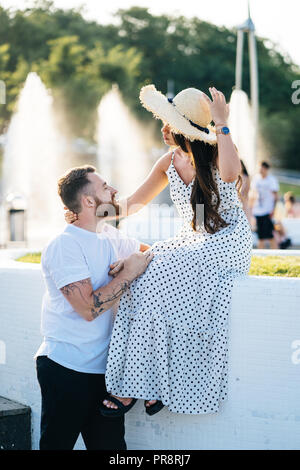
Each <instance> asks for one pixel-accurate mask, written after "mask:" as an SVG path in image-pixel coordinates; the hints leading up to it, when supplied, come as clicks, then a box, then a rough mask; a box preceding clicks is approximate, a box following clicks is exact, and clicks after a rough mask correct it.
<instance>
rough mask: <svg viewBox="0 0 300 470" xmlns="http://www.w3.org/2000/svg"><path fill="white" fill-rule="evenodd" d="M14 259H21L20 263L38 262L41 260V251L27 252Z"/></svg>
mask: <svg viewBox="0 0 300 470" xmlns="http://www.w3.org/2000/svg"><path fill="white" fill-rule="evenodd" d="M16 261H21V262H22V263H40V262H41V253H28V254H27V255H25V256H21V258H17V259H16Z"/></svg>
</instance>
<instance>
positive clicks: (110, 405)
mask: <svg viewBox="0 0 300 470" xmlns="http://www.w3.org/2000/svg"><path fill="white" fill-rule="evenodd" d="M112 397H115V398H117V399H118V400H120V402H122V403H123V405H124V406H127V405H130V403H131V402H132V398H123V397H117V396H116V395H112ZM103 404H104V405H105V406H106V408H113V409H115V410H117V409H118V405H116V404H115V403H113V402H112V401H109V400H103Z"/></svg>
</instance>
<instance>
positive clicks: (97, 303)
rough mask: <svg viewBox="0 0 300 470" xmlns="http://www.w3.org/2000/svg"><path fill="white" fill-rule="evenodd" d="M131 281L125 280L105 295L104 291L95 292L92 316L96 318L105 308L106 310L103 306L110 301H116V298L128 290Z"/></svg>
mask: <svg viewBox="0 0 300 470" xmlns="http://www.w3.org/2000/svg"><path fill="white" fill-rule="evenodd" d="M129 284H130V282H129V281H124V282H122V284H120V286H118V287H117V288H116V289H114V290H113V292H112V293H111V294H110V295H108V296H106V297H104V296H103V293H101V292H100V293H99V294H95V293H93V303H94V305H93V307H92V317H93V318H94V319H95V318H97V317H98V316H99V315H100V314H101V313H102V312H103V311H104V310H106V309H105V308H104V307H103V306H104V305H105V304H107V303H109V302H114V301H115V300H117V299H119V298H120V297H121V295H122V294H124V292H125V291H126V289H127V288H128V287H129Z"/></svg>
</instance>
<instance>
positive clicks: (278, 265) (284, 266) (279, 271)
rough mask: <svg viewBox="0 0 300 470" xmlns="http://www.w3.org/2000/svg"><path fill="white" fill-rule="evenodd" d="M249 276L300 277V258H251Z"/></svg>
mask: <svg viewBox="0 0 300 470" xmlns="http://www.w3.org/2000/svg"><path fill="white" fill-rule="evenodd" d="M249 275H252V276H282V277H300V256H252V260H251V266H250V271H249Z"/></svg>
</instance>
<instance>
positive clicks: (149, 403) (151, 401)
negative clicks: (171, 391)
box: [146, 400, 157, 407]
mask: <svg viewBox="0 0 300 470" xmlns="http://www.w3.org/2000/svg"><path fill="white" fill-rule="evenodd" d="M156 402H157V400H147V401H146V406H147V407H149V406H152V405H154V403H156Z"/></svg>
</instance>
